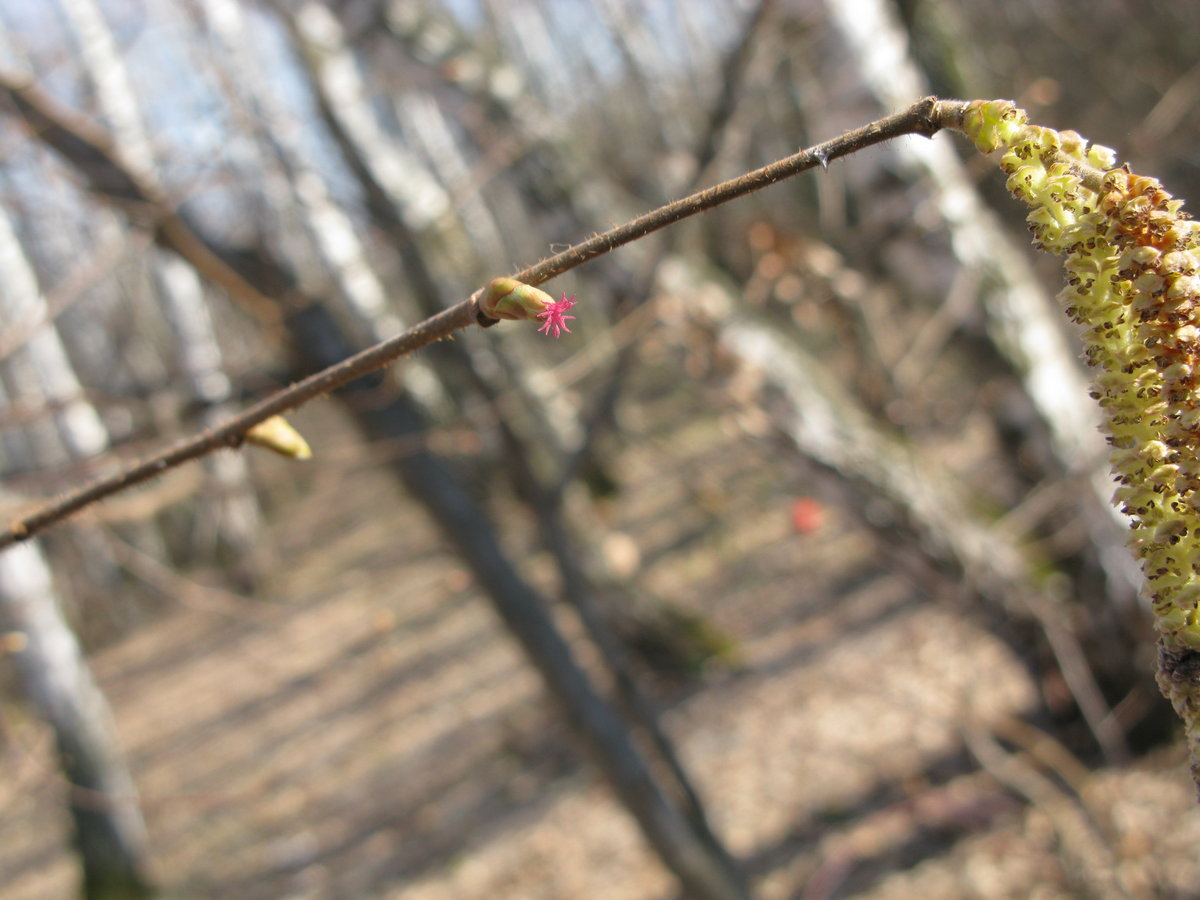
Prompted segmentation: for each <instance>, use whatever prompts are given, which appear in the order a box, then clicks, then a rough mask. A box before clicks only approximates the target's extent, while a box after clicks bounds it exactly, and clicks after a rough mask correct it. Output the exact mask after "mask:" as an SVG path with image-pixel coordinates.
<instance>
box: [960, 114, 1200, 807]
mask: <svg viewBox="0 0 1200 900" xmlns="http://www.w3.org/2000/svg"><path fill="white" fill-rule="evenodd" d="M962 127H963V131H964V132H965V133H966V134H967V136H968V137H970V138H971V139H972V140H973V141H974V142H975V145H976V146H977V147H978V148H979V149H980V150H982V151H983V152H985V153H992V152H996V153H998V154H1000V165H1001V168H1003V170H1004V171H1005V172H1006V173H1007V174H1008V182H1007V186H1008V188H1009V190H1010V191H1012V193H1013V194H1014V195H1016V196H1017V197H1018V198H1019V199H1021V200H1022V201H1024V202H1025V203H1026V204H1028V205H1029V206H1030V207H1031V211H1030V213H1029V216H1028V221H1029V226H1030V230H1031V231H1032V232H1033V236H1034V242H1035V244H1036V245H1037V246H1039V247H1041V248H1043V249H1045V250H1048V251H1050V252H1052V253H1056V254H1059V255H1061V256H1064V257H1065V268H1066V275H1067V285H1066V287H1065V288H1064V289H1063V291H1062V292H1061V293H1060V294H1059V299H1060V300H1061V301H1062V304H1063V307H1064V309H1065V311H1066V313H1067V315H1068V316H1070V318H1071V319H1072V320H1074V321H1075V322H1077V323H1078V324H1079V325H1080V326H1082V337H1083V342H1084V348H1085V349H1084V353H1085V358H1086V360H1087V363H1088V365H1089V366H1091V367H1093V369H1094V374H1095V378H1094V382H1093V383H1094V388H1093V391H1092V396H1093V397H1094V398H1095V399H1096V400H1097V401H1098V402H1099V404H1100V406H1101V408H1102V409H1103V411H1104V415H1105V432H1106V435H1107V438H1108V443H1109V445H1110V447H1111V463H1112V470H1113V475H1114V476H1115V478H1116V479H1117V481H1118V487H1117V491H1116V494H1115V496H1114V502H1115V503H1116V504H1117V506H1118V507H1119V508H1120V509H1121V510H1123V511H1124V512H1125V513H1126V514H1127V515H1128V516H1129V518H1130V523H1131V541H1130V544H1131V547H1132V549H1133V552H1134V553H1135V554H1136V556H1137V558H1138V560H1139V562H1140V564H1141V567H1142V571H1143V573H1144V574H1145V579H1146V586H1147V591H1148V593H1149V597H1150V601H1151V604H1152V606H1153V609H1154V614H1155V622H1156V625H1157V628H1158V632H1159V635H1160V672H1159V684H1160V686H1161V687H1162V689H1163V691H1164V693H1165V694H1166V695H1167V696H1168V697H1169V698H1170V699H1171V701H1172V703H1173V704H1174V705H1175V708H1176V710H1177V711H1178V712H1179V714H1180V715H1181V716H1182V717H1183V719H1184V722H1185V725H1186V726H1187V731H1188V736H1189V740H1190V742H1191V745H1192V752H1193V764H1192V771H1193V775H1194V776H1200V653H1197V651H1200V453H1198V452H1197V450H1198V448H1200V359H1198V353H1200V311H1198V306H1200V274H1198V273H1200V227H1198V226H1197V224H1196V223H1195V222H1193V221H1192V220H1191V219H1190V218H1189V217H1188V216H1187V214H1186V213H1184V212H1183V211H1182V206H1183V203H1182V201H1179V200H1176V199H1174V198H1173V197H1172V196H1171V195H1170V194H1169V193H1167V192H1166V191H1165V190H1163V187H1162V185H1161V184H1159V182H1158V181H1156V180H1155V179H1153V178H1146V177H1143V176H1140V175H1135V174H1133V173H1132V172H1130V171H1129V170H1128V168H1127V167H1123V168H1120V169H1117V168H1115V166H1116V160H1115V157H1114V154H1113V152H1112V151H1111V150H1109V149H1108V148H1106V147H1100V146H1096V145H1092V146H1089V145H1088V143H1087V141H1086V140H1084V139H1083V138H1081V137H1080V136H1079V135H1077V134H1075V133H1074V132H1070V131H1063V132H1058V131H1054V130H1052V129H1049V128H1043V127H1040V126H1037V125H1031V124H1029V122H1028V120H1027V117H1026V115H1025V112H1024V111H1023V110H1020V109H1018V108H1017V107H1016V106H1014V105H1013V104H1012V103H1010V102H1008V101H1004V100H996V101H974V102H973V103H971V104H969V105H968V107H967V110H966V113H965V114H964V116H963V122H962ZM1096 170H1099V171H1098V172H1097V171H1096ZM1089 185H1091V186H1090V187H1089ZM1198 783H1200V781H1198Z"/></svg>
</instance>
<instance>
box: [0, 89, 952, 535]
mask: <svg viewBox="0 0 1200 900" xmlns="http://www.w3.org/2000/svg"><path fill="white" fill-rule="evenodd" d="M0 99H5V100H7V101H8V103H9V104H10V105H11V106H12V107H13V108H15V110H16V112H17V113H18V114H20V115H21V116H23V117H24V118H25V120H26V122H27V123H28V124H29V126H30V127H31V129H32V130H33V132H34V134H35V136H36V137H38V138H39V139H40V140H42V141H43V142H44V143H46V144H47V145H48V146H49V147H50V148H51V149H53V150H54V151H55V152H56V153H58V154H59V155H60V156H63V157H64V158H65V159H66V161H67V162H68V163H70V164H71V165H73V166H74V167H75V168H76V170H77V171H79V172H80V173H81V174H82V175H83V176H84V177H85V179H87V181H88V184H89V186H90V187H91V188H92V189H93V190H95V191H96V192H97V193H98V194H100V195H101V196H103V197H105V199H107V200H109V201H110V202H113V203H114V204H116V205H119V206H122V207H123V208H125V209H126V210H129V209H130V207H131V206H133V207H135V213H136V212H141V215H140V216H138V215H136V214H135V215H133V216H132V218H134V219H135V220H141V221H145V217H146V213H147V212H149V213H150V220H151V222H152V223H153V227H155V229H156V231H157V232H158V237H159V240H160V243H163V244H165V245H166V246H168V247H170V249H172V250H174V251H175V252H177V253H179V254H180V255H181V256H183V257H184V258H185V259H188V260H189V262H192V263H193V265H196V263H197V262H201V260H197V259H195V254H194V253H189V252H188V250H189V249H194V248H196V247H199V248H203V249H208V247H207V244H206V243H205V242H204V241H203V239H201V238H200V237H199V236H198V235H197V234H196V233H195V232H194V231H193V230H192V229H191V228H190V226H189V225H187V223H186V222H185V221H184V220H183V219H182V217H180V216H179V214H178V213H177V212H176V211H175V209H174V207H173V206H171V205H170V203H169V201H168V200H166V199H165V197H164V196H163V195H162V193H161V191H159V190H156V189H154V188H153V186H147V185H145V184H144V183H143V180H142V179H140V178H139V177H138V176H137V174H136V173H134V172H132V171H130V169H129V168H128V167H127V166H126V165H125V164H124V163H123V162H122V161H121V160H120V158H119V154H118V153H117V152H116V150H115V148H113V146H112V144H111V142H110V141H108V140H107V137H106V136H105V135H103V133H102V132H100V131H99V129H98V128H97V127H96V126H95V125H93V124H91V123H88V122H86V121H85V120H82V119H81V118H80V117H79V116H77V115H76V114H74V113H72V112H69V111H66V110H64V109H63V108H62V107H60V106H58V105H57V104H56V103H55V102H54V101H52V100H51V99H50V98H49V97H48V96H47V95H46V94H44V93H43V92H41V91H40V90H38V89H37V88H36V87H34V86H33V85H31V84H30V83H28V82H27V81H23V80H21V79H19V78H15V77H13V76H11V75H7V74H0ZM963 106H964V104H962V103H960V102H957V101H939V100H937V99H936V98H933V97H926V98H924V99H922V100H919V101H917V102H916V103H914V104H913V105H912V106H910V107H908V108H907V109H905V110H903V111H901V112H899V113H895V114H893V115H890V116H886V117H884V118H882V119H879V120H877V121H875V122H872V123H871V124H869V125H865V126H863V127H862V128H858V129H856V130H854V131H850V132H847V133H846V134H843V135H841V136H840V137H837V138H834V139H833V140H830V141H826V142H825V143H822V144H818V145H816V146H815V147H811V148H809V149H807V150H802V151H800V152H799V153H795V154H793V155H792V156H789V157H786V158H784V159H781V160H778V161H777V162H773V163H771V164H769V165H766V166H763V167H762V168H760V169H755V170H754V171H752V172H747V173H746V174H744V175H740V176H738V177H737V178H733V179H730V180H729V181H725V182H722V183H721V184H718V185H715V186H713V187H710V188H707V189H705V190H702V191H698V192H696V193H694V194H691V195H689V196H687V197H684V198H683V199H681V200H676V201H674V202H673V203H669V204H667V205H665V206H662V207H659V208H658V209H655V210H653V211H651V212H648V213H646V214H645V215H642V216H639V217H638V218H636V219H633V220H631V221H629V222H626V223H625V224H623V225H618V226H617V227H615V228H611V229H609V230H608V231H605V232H603V233H602V234H597V235H595V236H594V237H591V238H589V239H587V240H585V241H582V242H580V243H578V244H576V245H574V246H572V247H569V248H568V249H566V250H564V251H563V252H561V253H558V254H556V255H555V256H552V257H549V258H548V259H544V260H542V261H541V262H539V263H537V264H536V265H533V266H529V267H527V268H525V269H523V270H521V271H520V272H517V273H515V274H514V275H513V276H512V277H513V278H515V279H517V280H518V281H522V282H524V283H526V284H530V285H538V284H542V283H543V282H545V281H548V280H549V279H551V278H553V277H555V276H557V275H561V274H562V273H564V272H567V271H569V270H570V269H573V268H575V267H576V266H580V265H582V264H583V263H585V262H588V261H589V260H592V259H595V258H596V257H598V256H602V255H603V254H605V253H608V252H610V251H612V250H615V249H616V248H618V247H621V246H623V245H625V244H628V243H630V242H632V241H635V240H638V239H639V238H642V237H645V236H646V235H648V234H651V233H652V232H655V231H658V230H659V229H662V228H665V227H667V226H668V225H672V224H674V223H676V222H679V221H681V220H683V219H686V218H688V217H690V216H694V215H696V214H697V213H702V212H705V211H706V210H709V209H712V208H713V207H715V206H719V205H720V204H722V203H726V202H728V201H730V200H734V199H736V198H738V197H742V196H745V195H746V194H750V193H753V192H754V191H757V190H761V189H762V188H764V187H767V186H769V185H772V184H775V183H776V182H778V181H781V180H783V179H785V178H790V177H791V176H793V175H796V174H798V173H800V172H804V171H806V170H808V169H812V168H815V167H816V166H818V165H820V166H823V167H824V166H828V165H829V163H830V161H832V160H834V159H838V158H839V157H842V156H847V155H849V154H851V153H854V152H856V151H858V150H862V149H864V148H866V147H870V146H874V145H875V144H880V143H883V142H884V141H887V140H890V139H892V138H895V137H899V136H901V135H906V134H920V135H924V136H926V137H932V136H933V135H934V134H936V133H937V132H938V131H940V130H941V129H942V128H944V127H956V126H957V125H958V123H959V121H960V119H961V113H962V109H963ZM147 207H150V209H147ZM208 255H211V254H208ZM205 261H207V258H206V260H205ZM197 268H198V269H199V270H200V271H201V273H202V274H204V275H205V276H206V277H209V278H210V279H212V280H214V281H216V282H217V283H219V284H221V286H222V287H225V288H226V289H227V290H229V289H232V290H233V291H235V292H236V291H237V290H238V289H239V287H243V286H244V282H242V284H241V285H239V284H237V283H236V282H232V281H231V279H229V278H220V277H214V272H213V270H212V267H211V266H200V265H197ZM223 269H224V270H223V271H222V272H221V273H219V274H227V272H228V267H223ZM237 281H238V282H241V279H240V278H238V279H237ZM242 293H245V291H244V290H243V291H242ZM254 293H255V294H257V292H254ZM481 295H482V289H480V290H477V291H476V292H475V293H474V294H472V295H471V296H470V297H469V298H468V299H466V300H464V301H461V302H460V303H457V304H455V305H454V306H452V307H450V308H449V309H446V310H445V311H443V312H441V313H438V314H437V315H435V316H432V317H430V318H429V319H426V320H425V321H424V322H422V323H420V324H419V325H417V326H415V327H413V328H411V329H409V330H408V331H405V332H404V333H403V334H400V335H397V336H396V337H393V338H389V339H388V340H386V341H383V342H381V343H379V344H376V345H375V346H373V347H370V348H368V349H366V350H364V351H362V352H361V353H358V354H356V355H354V356H352V357H350V358H349V359H347V360H345V361H344V362H341V363H339V364H338V365H336V366H331V367H329V368H327V369H324V370H322V371H320V372H317V373H316V374H314V375H311V376H309V377H308V378H305V379H304V380H302V381H300V382H297V383H296V384H294V385H292V386H290V387H288V388H285V389H283V390H281V391H279V392H277V393H275V394H273V395H271V396H270V397H268V398H266V399H265V400H262V401H260V402H259V403H257V404H255V405H254V406H252V407H250V408H249V409H247V410H245V411H244V412H242V413H240V414H238V415H236V416H233V417H231V418H229V419H227V420H225V421H224V422H222V423H220V424H218V425H216V426H214V427H212V428H209V429H206V430H204V431H202V432H200V433H199V434H197V435H195V436H193V437H191V438H188V439H186V440H183V441H181V442H179V443H177V444H175V445H174V446H172V447H169V448H168V449H166V450H164V451H162V452H161V453H158V454H156V455H155V456H152V457H150V458H148V459H145V460H142V461H140V462H136V463H134V464H133V465H130V466H128V467H126V468H124V469H122V470H121V471H118V472H116V473H113V474H111V475H107V476H104V477H102V478H100V479H98V480H96V481H94V482H92V483H91V484H88V485H85V486H83V487H80V488H75V489H73V490H70V491H67V492H65V493H63V494H61V495H59V496H58V497H56V498H53V499H52V500H50V501H48V502H47V503H45V504H44V505H42V506H40V507H39V508H37V509H36V510H34V511H33V512H31V513H29V514H27V515H24V516H21V517H18V518H16V519H14V520H13V521H12V522H10V523H9V525H8V526H7V528H6V530H5V531H4V532H3V533H0V549H3V548H5V547H7V546H10V545H12V544H14V543H16V542H18V541H22V540H26V539H28V538H29V537H32V536H33V535H35V534H37V533H39V532H41V531H44V530H45V529H47V528H49V527H50V526H51V525H53V524H55V523H56V522H59V521H61V520H62V519H65V518H66V517H68V516H70V515H72V514H73V513H75V512H78V511H79V510H81V509H83V508H84V507H86V506H89V505H91V504H92V503H95V502H97V501H98V500H102V499H103V498H105V497H109V496H111V495H113V494H115V493H117V492H119V491H122V490H125V489H126V488H129V487H132V486H134V485H136V484H140V483H142V482H144V481H148V480H149V479H151V478H153V477H154V476H156V475H161V474H162V473H164V472H166V471H168V470H169V469H172V468H174V467H176V466H178V465H181V464H183V463H185V462H188V461H190V460H194V459H198V458H200V457H202V456H205V455H207V454H209V453H211V452H213V451H214V450H217V449H220V448H222V447H237V446H240V444H241V443H242V441H243V439H244V436H245V434H246V432H247V431H248V430H249V429H250V428H252V427H253V426H255V425H257V424H258V423H260V422H262V421H264V420H266V419H268V418H270V417H271V416H274V415H279V414H280V413H284V412H287V411H289V410H292V409H295V408H297V407H299V406H301V405H303V404H304V403H307V402H308V401H309V400H312V399H314V398H316V397H319V396H322V395H324V394H327V393H329V392H330V391H333V390H335V389H337V388H339V387H342V386H343V385H345V384H347V383H349V382H350V381H353V380H354V379H356V378H360V377H361V376H363V375H366V374H368V373H370V372H373V371H375V370H377V369H381V368H383V367H384V366H387V365H389V364H390V363H392V362H395V361H396V360H397V359H399V358H401V357H403V356H406V355H408V354H410V353H412V352H414V351H415V350H418V349H420V348H421V347H424V346H426V345H428V344H430V343H432V342H434V341H437V340H441V339H443V338H445V337H448V336H449V335H451V334H452V333H453V332H455V331H457V330H459V329H462V328H466V327H468V326H470V325H472V324H479V325H482V326H484V327H488V326H490V325H494V324H496V321H497V320H494V319H490V318H488V317H485V316H482V315H481V314H480V313H479V311H478V309H477V305H476V304H477V301H478V299H479V297H480V296H481ZM253 299H254V300H258V299H259V298H258V297H253ZM254 305H255V306H259V305H260V304H258V303H255V304H254Z"/></svg>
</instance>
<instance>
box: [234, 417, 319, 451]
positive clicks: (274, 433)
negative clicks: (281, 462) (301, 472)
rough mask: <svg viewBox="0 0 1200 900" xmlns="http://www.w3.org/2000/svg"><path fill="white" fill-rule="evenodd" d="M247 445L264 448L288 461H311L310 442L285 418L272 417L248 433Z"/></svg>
mask: <svg viewBox="0 0 1200 900" xmlns="http://www.w3.org/2000/svg"><path fill="white" fill-rule="evenodd" d="M246 443H247V444H254V445H255V446H258V447H263V448H265V449H267V450H270V451H272V452H274V453H278V454H279V455H280V456H286V457H288V459H310V458H312V448H311V447H309V446H308V441H306V440H304V437H303V436H302V435H301V434H300V432H298V431H297V430H296V429H295V428H293V427H292V426H291V425H290V424H288V420H287V419H285V418H284V417H283V416H271V418H269V419H265V420H264V421H262V422H259V423H258V424H257V425H255V426H254V427H253V428H251V429H250V430H249V431H247V432H246Z"/></svg>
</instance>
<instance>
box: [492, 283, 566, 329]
mask: <svg viewBox="0 0 1200 900" xmlns="http://www.w3.org/2000/svg"><path fill="white" fill-rule="evenodd" d="M553 304H554V298H553V297H551V296H550V295H549V294H547V293H546V292H545V291H541V290H538V289H537V288H535V287H533V286H532V285H529V284H523V283H522V282H520V281H517V280H516V279H515V278H493V279H492V280H491V281H489V282H488V286H487V288H486V289H485V290H484V292H483V297H482V298H480V300H479V311H480V312H481V313H483V314H484V315H485V316H488V317H489V318H492V319H509V320H514V321H515V320H519V319H533V318H536V317H537V316H538V315H539V314H541V313H542V312H545V310H546V309H547V307H549V306H551V305H553Z"/></svg>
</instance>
